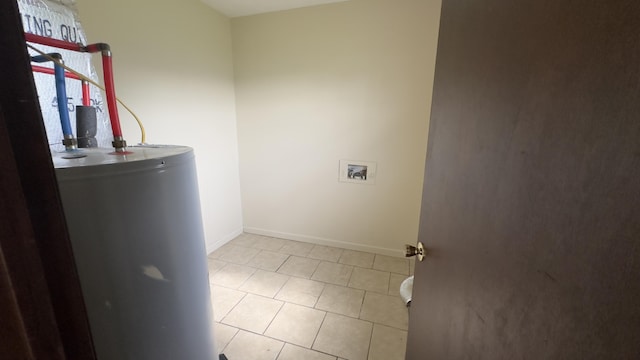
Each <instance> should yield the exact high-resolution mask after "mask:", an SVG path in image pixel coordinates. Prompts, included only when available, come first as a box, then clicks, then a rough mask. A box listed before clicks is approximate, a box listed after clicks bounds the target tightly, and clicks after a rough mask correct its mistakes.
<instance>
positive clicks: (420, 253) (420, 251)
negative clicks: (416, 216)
mask: <svg viewBox="0 0 640 360" xmlns="http://www.w3.org/2000/svg"><path fill="white" fill-rule="evenodd" d="M426 254H427V251H426V250H425V248H424V245H423V244H422V242H421V241H418V246H417V247H415V246H413V245H408V244H407V245H405V253H404V256H405V257H412V256H417V257H418V261H422V260H424V256H425V255H426Z"/></svg>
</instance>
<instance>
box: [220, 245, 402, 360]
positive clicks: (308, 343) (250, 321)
mask: <svg viewBox="0 0 640 360" xmlns="http://www.w3.org/2000/svg"><path fill="white" fill-rule="evenodd" d="M412 264H413V263H412V262H410V261H409V260H407V259H403V258H395V257H391V256H382V255H376V254H371V253H366V252H360V251H352V250H346V249H340V248H335V247H329V246H319V245H313V244H307V243H302V242H297V241H290V240H283V239H277V238H271V237H266V236H260V235H253V234H242V235H240V236H238V237H237V238H235V239H234V240H232V241H230V242H229V243H228V244H226V245H224V246H223V247H221V248H220V249H218V250H216V251H215V252H213V253H212V254H210V255H209V275H210V276H209V279H210V282H211V291H212V302H213V312H214V319H215V321H216V324H215V325H216V328H215V337H216V339H215V340H216V344H217V348H218V351H220V352H222V353H224V354H225V355H226V356H227V357H228V358H229V360H262V359H264V360H293V359H296V360H316V359H317V360H375V359H385V360H401V359H404V355H405V345H406V342H407V326H408V311H407V308H406V307H405V306H404V303H403V302H402V300H401V299H400V296H399V287H400V283H401V282H402V281H403V280H404V279H405V278H406V277H407V276H408V275H409V274H411V273H413V269H412Z"/></svg>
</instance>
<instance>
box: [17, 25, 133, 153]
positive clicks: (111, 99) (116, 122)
mask: <svg viewBox="0 0 640 360" xmlns="http://www.w3.org/2000/svg"><path fill="white" fill-rule="evenodd" d="M24 37H25V39H26V40H27V41H29V42H33V43H37V44H41V45H48V46H53V47H57V48H60V49H66V50H72V51H77V52H89V53H95V52H102V69H103V71H104V87H105V92H106V93H107V108H108V109H109V120H111V130H112V131H113V138H114V141H113V146H114V147H115V148H116V153H118V152H120V153H122V152H124V151H123V150H125V149H126V146H127V145H126V144H127V143H126V141H124V138H123V137H122V128H121V127H120V118H119V116H118V103H117V99H116V89H115V84H114V82H113V65H112V63H111V50H110V48H109V45H107V44H90V45H87V46H83V45H81V44H74V43H70V42H67V41H62V40H57V39H52V38H48V37H44V36H39V35H34V34H30V33H25V34H24ZM83 101H84V100H83Z"/></svg>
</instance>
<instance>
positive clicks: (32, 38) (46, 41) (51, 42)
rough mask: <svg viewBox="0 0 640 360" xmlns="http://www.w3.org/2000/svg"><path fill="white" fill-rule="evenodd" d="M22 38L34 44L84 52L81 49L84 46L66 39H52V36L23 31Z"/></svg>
mask: <svg viewBox="0 0 640 360" xmlns="http://www.w3.org/2000/svg"><path fill="white" fill-rule="evenodd" d="M24 38H25V39H26V40H27V41H29V42H33V43H36V44H41V45H48V46H53V47H57V48H59V49H67V50H73V51H78V52H84V50H83V48H84V46H82V45H79V44H74V43H70V42H68V41H62V40H57V39H52V38H48V37H44V36H40V35H35V34H29V33H24Z"/></svg>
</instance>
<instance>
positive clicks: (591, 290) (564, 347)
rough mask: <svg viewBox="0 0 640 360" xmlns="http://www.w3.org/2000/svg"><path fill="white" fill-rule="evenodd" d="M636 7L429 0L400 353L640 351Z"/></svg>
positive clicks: (639, 30)
mask: <svg viewBox="0 0 640 360" xmlns="http://www.w3.org/2000/svg"><path fill="white" fill-rule="evenodd" d="M639 16H640V2H638V1H622V0H609V1H539V0H536V1H524V0H515V1H514V0H509V1H506V0H480V1H462V0H444V1H443V7H442V18H441V25H440V26H441V27H440V35H439V36H440V38H439V44H438V55H437V65H436V77H435V85H434V86H435V87H434V99H433V110H432V115H431V128H430V133H429V149H428V154H427V163H426V171H425V185H424V195H423V202H422V214H421V227H420V235H419V240H421V241H422V242H423V243H424V244H425V246H426V247H427V249H429V250H430V252H429V254H428V255H427V257H426V258H425V260H424V261H423V262H418V263H417V265H416V275H415V276H416V277H415V284H414V286H415V287H414V294H413V295H414V296H413V304H412V308H411V312H410V321H409V339H408V346H407V359H410V360H424V359H427V360H429V359H433V360H445V359H580V360H582V359H640V20H638V19H639Z"/></svg>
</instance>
